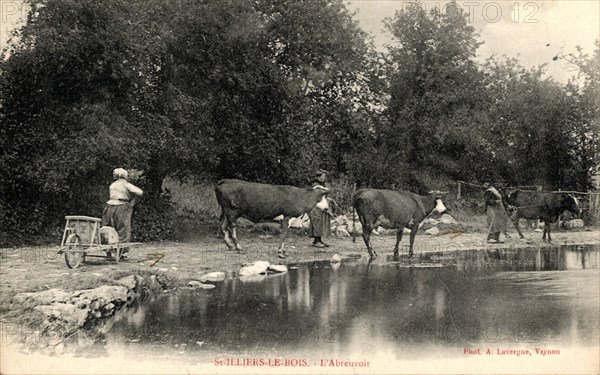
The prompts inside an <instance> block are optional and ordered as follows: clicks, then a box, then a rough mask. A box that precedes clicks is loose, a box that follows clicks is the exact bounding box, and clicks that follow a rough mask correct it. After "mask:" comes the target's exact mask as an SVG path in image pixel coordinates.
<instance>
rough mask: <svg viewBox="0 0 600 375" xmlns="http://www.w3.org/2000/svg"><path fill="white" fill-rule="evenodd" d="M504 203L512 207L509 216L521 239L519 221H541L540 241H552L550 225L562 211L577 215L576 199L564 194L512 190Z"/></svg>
mask: <svg viewBox="0 0 600 375" xmlns="http://www.w3.org/2000/svg"><path fill="white" fill-rule="evenodd" d="M506 203H508V204H509V205H510V206H513V207H514V210H515V211H514V212H513V213H512V214H511V217H512V219H513V222H514V224H515V228H516V229H517V232H518V233H519V236H520V237H521V238H525V236H523V233H521V229H519V219H520V218H524V219H530V220H538V219H539V220H542V221H543V222H544V234H543V235H542V241H546V234H548V242H551V241H552V238H551V237H550V224H552V223H555V222H556V220H558V217H559V216H560V214H562V213H563V212H564V211H570V212H572V213H574V214H576V215H579V214H580V212H581V210H580V209H579V207H578V202H577V198H575V197H574V196H572V195H570V194H565V193H542V192H539V191H526V190H513V191H510V192H508V194H506Z"/></svg>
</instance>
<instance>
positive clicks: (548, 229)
mask: <svg viewBox="0 0 600 375" xmlns="http://www.w3.org/2000/svg"><path fill="white" fill-rule="evenodd" d="M550 224H551V223H550V222H549V221H544V234H543V235H542V241H546V233H547V234H548V242H552V239H551V238H550Z"/></svg>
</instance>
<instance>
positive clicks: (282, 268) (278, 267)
mask: <svg viewBox="0 0 600 375" xmlns="http://www.w3.org/2000/svg"><path fill="white" fill-rule="evenodd" d="M268 270H269V271H270V272H276V273H283V272H287V270H288V268H287V266H286V265H285V264H271V265H269V267H268Z"/></svg>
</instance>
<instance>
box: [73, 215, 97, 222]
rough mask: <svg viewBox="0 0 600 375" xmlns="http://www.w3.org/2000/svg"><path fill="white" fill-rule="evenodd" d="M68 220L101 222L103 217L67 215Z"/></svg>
mask: <svg viewBox="0 0 600 375" xmlns="http://www.w3.org/2000/svg"><path fill="white" fill-rule="evenodd" d="M65 219H66V220H87V221H95V222H98V223H99V222H101V221H102V219H99V218H97V217H91V216H71V215H68V216H65Z"/></svg>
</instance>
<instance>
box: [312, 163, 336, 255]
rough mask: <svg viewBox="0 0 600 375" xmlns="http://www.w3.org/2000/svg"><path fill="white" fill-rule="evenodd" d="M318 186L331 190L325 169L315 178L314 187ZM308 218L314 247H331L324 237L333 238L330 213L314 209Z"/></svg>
mask: <svg viewBox="0 0 600 375" xmlns="http://www.w3.org/2000/svg"><path fill="white" fill-rule="evenodd" d="M316 186H324V187H326V188H328V189H329V188H330V186H329V184H328V183H327V171H326V170H324V169H319V170H318V171H317V172H316V175H315V178H314V180H313V181H312V187H313V188H314V187H316ZM308 217H309V218H310V226H309V228H308V235H309V237H312V238H313V243H312V246H314V247H318V248H325V247H329V245H328V244H326V243H325V242H323V240H322V237H329V236H331V216H330V215H329V213H327V212H324V211H321V210H320V209H318V208H316V207H315V208H313V209H312V210H311V211H310V212H309V213H308Z"/></svg>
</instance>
